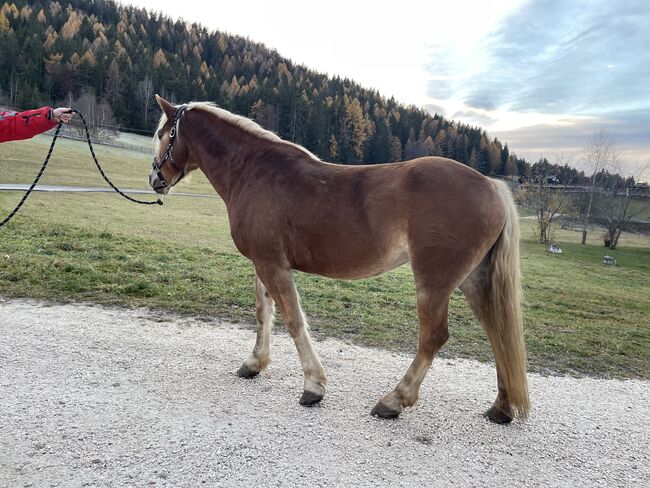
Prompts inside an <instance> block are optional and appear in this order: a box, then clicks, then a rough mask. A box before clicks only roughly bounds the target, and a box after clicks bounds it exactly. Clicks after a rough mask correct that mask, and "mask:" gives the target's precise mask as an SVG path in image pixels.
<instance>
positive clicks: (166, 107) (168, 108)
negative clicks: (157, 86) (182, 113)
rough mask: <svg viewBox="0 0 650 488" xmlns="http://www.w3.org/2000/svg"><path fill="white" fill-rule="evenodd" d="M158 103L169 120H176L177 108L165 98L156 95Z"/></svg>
mask: <svg viewBox="0 0 650 488" xmlns="http://www.w3.org/2000/svg"><path fill="white" fill-rule="evenodd" d="M156 102H158V105H160V108H161V109H162V111H163V112H165V115H166V116H167V118H168V119H169V120H171V119H173V118H174V114H175V113H176V107H174V106H173V105H172V104H171V103H169V102H168V101H167V100H165V99H164V98H163V97H161V96H159V95H158V94H156Z"/></svg>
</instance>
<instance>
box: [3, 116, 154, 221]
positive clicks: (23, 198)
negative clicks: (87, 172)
mask: <svg viewBox="0 0 650 488" xmlns="http://www.w3.org/2000/svg"><path fill="white" fill-rule="evenodd" d="M70 112H72V113H76V114H77V115H79V118H80V119H81V122H83V125H84V130H85V132H86V142H87V143H88V147H89V148H90V154H91V155H92V157H93V161H94V162H95V165H96V166H97V169H98V170H99V174H101V175H102V178H104V181H106V183H108V184H109V186H110V187H111V188H112V189H113V190H115V191H116V192H117V193H119V194H120V195H122V196H123V197H124V198H126V199H127V200H130V201H132V202H134V203H139V204H141V205H155V204H158V205H162V204H163V202H162V200H161V199H160V198H159V199H157V200H154V201H146V200H138V199H137V198H133V197H130V196H128V195H127V194H126V193H124V192H123V191H122V190H120V189H119V188H118V187H116V186H115V185H114V184H113V182H112V181H111V180H110V179H109V178H108V176H106V173H104V170H103V169H102V167H101V165H100V164H99V161H98V160H97V156H96V155H95V149H94V148H93V143H92V142H91V140H90V130H89V129H88V124H87V123H86V119H84V116H83V115H81V113H80V112H79V111H78V110H75V109H72V110H71V111H70ZM62 125H63V123H62V122H59V124H58V125H57V126H56V131H55V132H54V137H53V138H52V143H51V144H50V149H49V150H48V151H47V156H45V161H43V165H42V166H41V170H40V171H39V172H38V174H37V175H36V179H34V182H33V183H32V184H31V186H30V187H29V189H28V190H27V191H26V192H25V194H24V195H23V197H22V198H21V199H20V202H18V205H16V208H14V209H13V210H12V212H11V213H10V214H9V215H8V216H7V217H6V218H5V219H4V220H3V221H2V222H0V227H2V226H3V225H5V224H6V223H8V222H9V221H10V220H11V219H12V218H14V216H15V215H16V214H17V213H18V210H20V207H22V206H23V204H24V203H25V200H27V197H28V196H29V194H30V193H31V192H32V191H33V190H34V187H35V186H36V185H37V184H38V181H39V180H40V179H41V176H43V173H44V172H45V168H46V167H47V163H49V162H50V156H52V151H53V150H54V144H55V143H56V140H57V138H58V137H59V132H60V131H61V126H62Z"/></svg>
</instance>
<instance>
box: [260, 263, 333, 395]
mask: <svg viewBox="0 0 650 488" xmlns="http://www.w3.org/2000/svg"><path fill="white" fill-rule="evenodd" d="M255 268H256V271H257V274H258V276H259V277H260V279H261V280H262V282H263V283H264V285H265V286H266V288H267V289H268V291H269V292H270V294H271V296H272V297H273V299H274V300H275V301H276V303H277V304H278V307H280V314H281V315H282V319H283V320H284V323H285V325H286V326H287V329H289V334H291V337H292V338H293V341H294V343H295V344H296V349H298V356H299V358H300V364H301V365H302V371H303V373H304V377H305V383H304V391H303V394H302V397H301V398H300V404H301V405H315V404H316V403H318V402H320V401H321V399H322V398H323V395H324V394H325V384H326V383H327V377H326V376H325V370H324V369H323V366H322V365H321V362H320V359H318V356H317V355H316V352H315V351H314V348H313V346H312V343H311V338H310V336H309V331H308V329H307V323H306V321H305V316H304V315H303V313H302V309H301V308H300V297H299V296H298V291H297V290H296V285H295V283H294V282H293V276H292V273H291V270H289V269H282V268H280V267H277V266H276V265H258V264H257V263H256V265H255Z"/></svg>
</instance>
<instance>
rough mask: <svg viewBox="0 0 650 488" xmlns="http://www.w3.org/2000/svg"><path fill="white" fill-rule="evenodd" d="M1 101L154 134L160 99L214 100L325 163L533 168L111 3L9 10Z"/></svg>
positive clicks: (249, 50)
mask: <svg viewBox="0 0 650 488" xmlns="http://www.w3.org/2000/svg"><path fill="white" fill-rule="evenodd" d="M0 52H1V53H2V56H1V57H0V96H1V97H2V102H4V104H6V105H10V106H13V107H32V106H36V105H39V104H42V103H65V104H66V105H67V104H70V103H72V102H76V101H78V100H79V99H82V98H83V99H84V100H85V101H86V103H89V102H88V99H89V97H94V98H95V102H94V105H93V106H95V107H101V111H100V112H101V114H103V115H102V116H103V119H102V120H103V121H104V123H105V125H111V124H114V125H119V126H120V127H123V128H128V129H139V130H143V131H151V128H152V126H153V123H154V119H155V118H157V108H156V107H155V106H154V105H155V104H154V103H153V94H154V93H156V92H157V93H160V94H161V95H162V96H163V97H165V98H167V99H170V100H172V101H177V102H181V101H189V100H211V101H214V102H216V103H217V104H218V105H220V106H222V107H224V108H226V109H228V110H230V111H233V112H235V113H238V114H241V115H245V116H248V117H251V118H253V119H254V120H256V121H257V122H258V123H260V124H261V125H262V126H263V127H265V128H268V129H270V130H273V131H274V132H276V133H277V134H278V135H280V137H282V138H285V139H288V140H291V141H294V142H296V143H298V144H302V145H304V146H305V147H307V148H308V149H309V150H311V151H312V152H314V153H315V154H317V155H318V156H319V157H321V158H322V159H325V160H330V161H336V162H342V163H364V164H372V163H378V162H391V161H398V160H403V159H412V158H416V157H419V156H426V155H440V156H446V157H450V158H453V159H456V160H458V161H461V162H463V163H465V164H467V165H469V166H471V167H473V168H476V169H477V170H479V171H480V172H482V173H484V174H492V175H499V176H512V177H516V176H519V175H527V174H528V173H529V171H530V165H529V164H528V163H527V162H526V161H525V160H523V159H521V158H517V157H516V155H514V154H511V153H510V151H509V149H508V146H507V144H503V143H501V142H500V141H499V140H497V139H492V138H490V137H489V136H488V135H487V134H486V132H485V131H484V130H482V129H481V128H479V127H472V126H469V125H465V124H460V123H458V122H454V121H451V120H448V119H446V118H444V117H442V116H440V115H438V114H433V115H432V114H430V113H428V112H426V111H424V110H422V109H420V108H417V107H414V106H405V105H403V104H400V103H399V102H397V101H396V100H395V99H393V98H389V99H387V98H386V97H383V96H381V95H380V94H379V93H378V92H377V91H376V90H369V89H365V88H363V87H361V86H359V85H358V84H356V83H354V82H353V81H351V80H349V79H346V78H340V77H328V76H326V75H324V74H321V73H318V72H317V71H314V70H311V69H309V68H306V67H304V66H302V65H299V64H296V63H293V62H292V61H291V60H289V59H286V58H284V57H282V56H280V55H279V54H278V53H277V52H276V51H274V50H272V49H268V48H267V47H265V46H264V45H262V44H258V43H254V42H251V41H250V40H248V39H245V38H243V37H239V36H233V35H229V34H226V33H223V32H219V31H209V30H208V29H206V28H205V27H203V26H201V25H199V24H196V23H194V24H188V23H185V22H183V21H181V20H173V19H170V18H168V17H166V16H164V15H161V14H159V13H156V12H153V11H147V10H146V9H142V8H136V7H132V6H124V5H121V4H119V3H117V2H115V1H112V0H94V1H81V0H58V1H29V2H28V1H23V0H15V1H13V2H5V3H4V4H3V5H2V8H1V9H0Z"/></svg>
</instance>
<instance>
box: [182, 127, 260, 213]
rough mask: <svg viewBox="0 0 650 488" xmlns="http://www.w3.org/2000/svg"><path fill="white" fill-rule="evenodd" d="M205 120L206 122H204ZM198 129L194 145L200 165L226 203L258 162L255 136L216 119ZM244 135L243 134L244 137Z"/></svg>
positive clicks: (192, 143) (193, 138)
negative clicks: (240, 131) (241, 132)
mask: <svg viewBox="0 0 650 488" xmlns="http://www.w3.org/2000/svg"><path fill="white" fill-rule="evenodd" d="M203 122H205V121H203ZM197 128H198V129H199V130H197V131H195V132H194V135H193V136H192V140H191V141H190V142H191V145H192V146H193V147H194V148H195V149H194V155H193V156H194V157H195V158H196V159H197V161H196V162H197V163H198V165H199V168H200V169H201V171H203V173H204V174H205V176H206V177H207V178H208V180H209V181H210V183H212V186H213V187H214V189H215V190H216V191H217V193H219V196H221V198H222V199H223V200H224V202H225V203H226V204H228V203H229V201H230V200H231V198H232V196H233V194H234V193H236V192H237V189H238V187H239V186H240V185H241V183H242V179H244V178H245V175H246V173H247V172H249V171H251V170H252V168H253V167H254V166H255V165H256V157H255V156H256V153H255V150H256V145H255V144H254V142H255V141H253V140H252V139H253V138H254V137H255V136H253V135H247V134H239V133H238V131H239V129H237V128H235V127H232V126H231V125H229V124H227V123H225V122H223V121H219V120H215V121H212V123H211V124H210V126H209V127H203V126H202V125H200V126H198V127H197ZM242 135H243V137H242Z"/></svg>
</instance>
